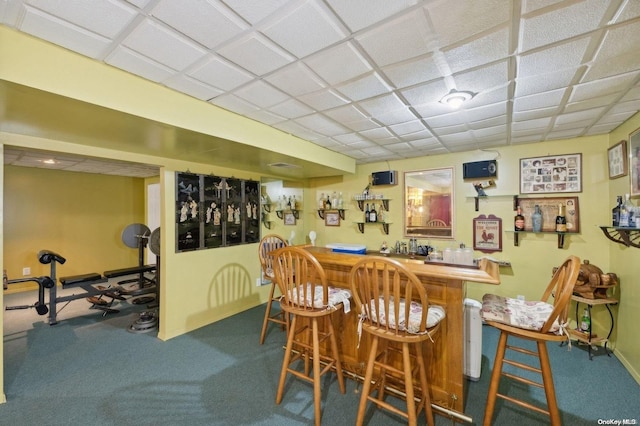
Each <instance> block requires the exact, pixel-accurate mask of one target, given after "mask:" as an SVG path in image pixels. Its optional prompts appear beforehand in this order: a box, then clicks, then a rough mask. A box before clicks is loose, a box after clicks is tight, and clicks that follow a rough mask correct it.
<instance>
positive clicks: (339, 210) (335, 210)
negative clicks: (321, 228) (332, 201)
mask: <svg viewBox="0 0 640 426" xmlns="http://www.w3.org/2000/svg"><path fill="white" fill-rule="evenodd" d="M344 210H345V209H318V216H319V217H320V219H324V212H338V214H339V215H340V219H342V220H344Z"/></svg>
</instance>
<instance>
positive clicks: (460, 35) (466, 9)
mask: <svg viewBox="0 0 640 426" xmlns="http://www.w3.org/2000/svg"><path fill="white" fill-rule="evenodd" d="M426 8H427V10H428V11H429V17H430V20H431V22H432V23H433V26H434V28H435V30H436V33H437V38H438V41H439V43H440V45H441V46H442V47H445V46H449V45H452V44H454V43H457V42H459V41H461V40H465V39H468V38H472V37H474V36H476V35H479V34H481V33H484V32H485V31H487V30H489V29H491V28H494V27H497V26H499V25H502V24H504V23H505V22H507V21H508V20H509V13H510V11H511V8H510V7H507V6H505V3H504V1H503V0H474V1H472V2H464V1H463V2H452V1H449V0H438V1H433V2H430V3H428V4H427V6H426ZM461 23H462V25H461Z"/></svg>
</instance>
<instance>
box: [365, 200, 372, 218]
mask: <svg viewBox="0 0 640 426" xmlns="http://www.w3.org/2000/svg"><path fill="white" fill-rule="evenodd" d="M370 213H371V212H370V211H369V203H367V207H366V209H365V210H364V221H365V222H369V214H370Z"/></svg>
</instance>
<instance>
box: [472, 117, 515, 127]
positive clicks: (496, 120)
mask: <svg viewBox="0 0 640 426" xmlns="http://www.w3.org/2000/svg"><path fill="white" fill-rule="evenodd" d="M506 124H507V116H506V115H500V116H497V117H492V118H487V119H486V120H480V121H474V122H472V123H468V126H469V128H471V129H472V130H478V129H483V128H485V127H493V126H501V125H506Z"/></svg>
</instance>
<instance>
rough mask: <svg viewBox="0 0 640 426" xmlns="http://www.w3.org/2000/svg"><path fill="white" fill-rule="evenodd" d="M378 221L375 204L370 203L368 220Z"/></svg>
mask: <svg viewBox="0 0 640 426" xmlns="http://www.w3.org/2000/svg"><path fill="white" fill-rule="evenodd" d="M377 221H378V212H377V211H376V205H375V204H371V211H370V212H369V222H377Z"/></svg>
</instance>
